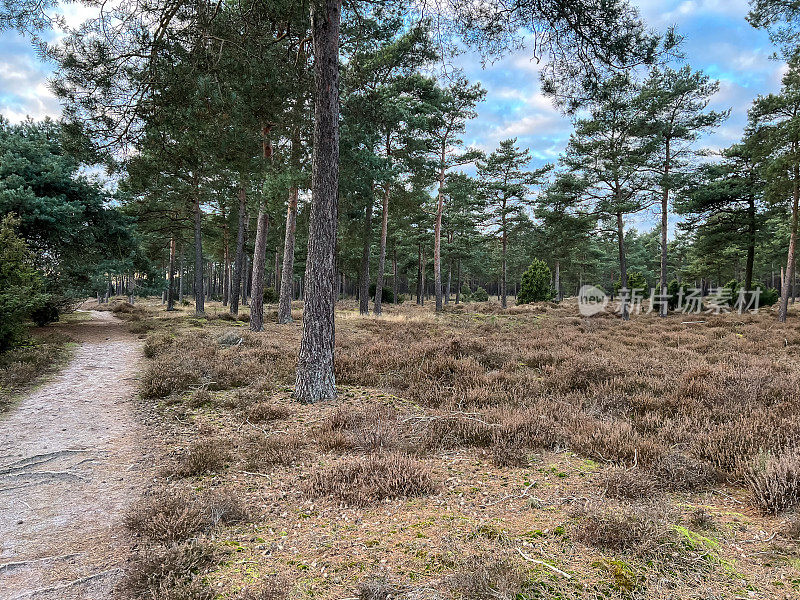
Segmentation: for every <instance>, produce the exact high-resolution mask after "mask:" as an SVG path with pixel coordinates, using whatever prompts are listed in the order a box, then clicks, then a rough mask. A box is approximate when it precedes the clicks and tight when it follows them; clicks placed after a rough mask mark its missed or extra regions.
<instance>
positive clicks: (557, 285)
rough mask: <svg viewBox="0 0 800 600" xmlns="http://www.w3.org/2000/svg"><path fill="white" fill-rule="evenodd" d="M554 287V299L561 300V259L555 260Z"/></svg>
mask: <svg viewBox="0 0 800 600" xmlns="http://www.w3.org/2000/svg"><path fill="white" fill-rule="evenodd" d="M555 288H556V300H557V301H559V302H560V301H561V261H559V260H557V261H556V280H555Z"/></svg>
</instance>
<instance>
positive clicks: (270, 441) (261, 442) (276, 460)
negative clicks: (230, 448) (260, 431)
mask: <svg viewBox="0 0 800 600" xmlns="http://www.w3.org/2000/svg"><path fill="white" fill-rule="evenodd" d="M310 458H311V457H310V454H309V452H308V450H307V445H306V441H305V439H303V438H302V437H301V436H300V435H298V434H288V433H287V434H280V435H258V436H255V437H253V438H251V439H250V440H249V442H248V444H247V448H246V450H245V469H246V470H248V471H253V472H256V473H267V472H269V471H271V470H272V469H273V468H275V467H277V466H290V465H293V464H298V463H303V462H307V461H308V460H310Z"/></svg>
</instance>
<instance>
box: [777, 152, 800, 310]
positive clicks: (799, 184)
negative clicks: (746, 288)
mask: <svg viewBox="0 0 800 600" xmlns="http://www.w3.org/2000/svg"><path fill="white" fill-rule="evenodd" d="M795 145H796V144H795ZM799 171H800V166H798V165H797V163H795V165H794V185H793V189H792V227H791V234H790V236H789V255H788V256H787V258H786V271H785V272H784V273H785V275H784V276H785V279H784V281H783V282H782V285H781V306H780V310H779V311H778V321H780V322H781V323H784V322H785V321H786V315H787V313H788V312H789V288H790V286H791V279H790V278H791V277H792V274H793V273H794V254H795V248H796V246H797V209H798V201H800V172H799Z"/></svg>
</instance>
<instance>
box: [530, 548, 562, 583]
mask: <svg viewBox="0 0 800 600" xmlns="http://www.w3.org/2000/svg"><path fill="white" fill-rule="evenodd" d="M517 552H519V555H520V556H521V557H522V558H524V559H525V560H527V561H528V562H532V563H535V564H537V565H542V566H543V567H547V568H548V569H550V570H551V571H553V572H554V573H558V574H559V575H561V576H562V577H566V578H567V579H572V575H570V574H569V573H566V572H564V571H562V570H561V569H559V568H556V567H554V566H553V565H551V564H549V563H546V562H544V561H543V560H537V559H535V558H533V557H532V556H528V555H527V554H525V553H524V552H523V551H522V549H520V548H517Z"/></svg>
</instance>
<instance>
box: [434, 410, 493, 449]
mask: <svg viewBox="0 0 800 600" xmlns="http://www.w3.org/2000/svg"><path fill="white" fill-rule="evenodd" d="M481 417H482V415H467V414H454V415H441V416H435V417H433V418H432V419H431V420H430V421H429V422H428V425H427V428H426V431H425V433H424V436H423V442H422V445H423V447H425V448H430V449H448V448H460V447H464V446H477V447H482V448H488V447H490V446H491V445H492V442H493V440H494V429H495V427H496V426H497V424H496V423H489V422H487V421H485V420H484V419H483V418H481Z"/></svg>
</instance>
